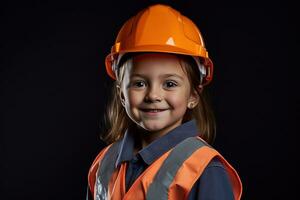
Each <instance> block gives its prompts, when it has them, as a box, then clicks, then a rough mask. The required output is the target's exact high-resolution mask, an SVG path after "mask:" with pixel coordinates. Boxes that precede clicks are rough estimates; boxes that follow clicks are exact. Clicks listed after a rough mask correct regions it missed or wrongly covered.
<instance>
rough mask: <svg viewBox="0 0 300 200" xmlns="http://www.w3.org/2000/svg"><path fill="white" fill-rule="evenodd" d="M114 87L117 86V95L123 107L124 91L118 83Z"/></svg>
mask: <svg viewBox="0 0 300 200" xmlns="http://www.w3.org/2000/svg"><path fill="white" fill-rule="evenodd" d="M116 87H117V93H118V97H119V99H120V101H121V104H122V105H123V106H124V107H125V97H124V93H123V91H122V88H121V86H120V85H119V84H118V85H117V86H116Z"/></svg>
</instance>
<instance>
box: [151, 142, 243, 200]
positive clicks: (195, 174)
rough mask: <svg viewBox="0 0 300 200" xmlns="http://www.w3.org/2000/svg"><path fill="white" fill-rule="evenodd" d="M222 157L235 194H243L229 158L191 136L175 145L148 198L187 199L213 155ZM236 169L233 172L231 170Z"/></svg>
mask: <svg viewBox="0 0 300 200" xmlns="http://www.w3.org/2000/svg"><path fill="white" fill-rule="evenodd" d="M214 157H219V158H220V160H221V162H222V163H223V164H224V165H225V168H226V170H227V171H229V175H230V176H234V177H233V178H232V177H231V179H230V180H231V181H233V184H232V185H233V187H236V188H234V189H233V190H234V192H236V194H235V196H236V197H237V198H236V199H238V196H240V194H239V192H241V190H239V187H240V185H239V184H238V183H240V180H239V178H238V176H237V174H236V172H235V171H234V169H233V168H231V166H230V165H227V164H228V163H227V162H226V160H225V159H224V158H223V157H222V156H221V155H220V154H219V153H218V152H217V151H216V150H214V149H213V148H212V147H210V146H209V145H208V144H207V143H206V142H205V141H203V140H202V139H201V138H200V137H190V138H187V139H185V140H184V141H182V142H181V143H179V144H178V145H176V146H175V147H174V149H173V150H172V151H171V153H170V154H169V156H168V157H167V158H166V159H165V161H164V162H163V164H162V166H161V168H160V169H159V171H158V172H157V174H156V175H155V177H154V179H153V182H152V183H151V184H150V186H149V188H148V191H147V194H146V199H157V200H160V199H161V200H162V199H164V200H165V199H174V200H177V199H187V197H188V194H189V192H190V190H191V188H192V187H193V185H194V183H195V182H196V181H197V180H198V178H199V177H200V176H201V174H202V172H203V171H204V169H205V168H206V166H207V165H208V164H209V162H210V161H211V160H212V159H213V158H214ZM232 170H233V171H232ZM236 182H237V183H236Z"/></svg>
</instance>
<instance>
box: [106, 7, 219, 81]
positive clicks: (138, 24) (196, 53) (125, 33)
mask: <svg viewBox="0 0 300 200" xmlns="http://www.w3.org/2000/svg"><path fill="white" fill-rule="evenodd" d="M129 52H162V53H175V54H183V55H190V56H192V57H193V58H194V59H195V61H196V63H197V65H198V67H199V70H200V74H201V77H200V78H201V80H202V85H206V84H208V83H209V82H210V81H211V80H212V75H213V63H212V61H211V60H210V58H209V57H208V52H207V50H206V49H205V45H204V41H203V38H202V36H201V33H200V31H199V29H198V28H197V26H196V25H195V24H194V23H193V22H192V21H191V20H190V19H189V18H187V17H185V16H183V15H181V14H180V13H179V12H178V11H177V10H175V9H173V8H171V7H170V6H166V5H161V4H157V5H153V6H149V7H148V8H146V9H143V10H141V11H140V12H139V13H138V14H137V15H136V16H133V17H131V18H130V19H129V20H128V21H126V22H125V24H124V25H123V26H122V28H121V30H120V31H119V34H118V36H117V39H116V41H115V44H114V46H112V48H111V53H110V54H109V55H107V56H106V59H105V65H106V71H107V73H108V75H109V76H110V77H111V78H113V79H116V75H115V71H116V68H117V66H118V62H119V61H120V57H121V56H123V55H124V54H126V53H129ZM200 58H201V62H200Z"/></svg>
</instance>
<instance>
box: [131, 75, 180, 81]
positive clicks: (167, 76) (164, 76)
mask: <svg viewBox="0 0 300 200" xmlns="http://www.w3.org/2000/svg"><path fill="white" fill-rule="evenodd" d="M135 76H139V77H142V78H146V76H145V75H143V74H132V75H131V76H130V77H131V78H132V77H135ZM171 76H174V77H177V78H179V79H181V80H184V78H183V77H182V76H179V75H178V74H163V75H160V76H159V77H163V78H169V77H171Z"/></svg>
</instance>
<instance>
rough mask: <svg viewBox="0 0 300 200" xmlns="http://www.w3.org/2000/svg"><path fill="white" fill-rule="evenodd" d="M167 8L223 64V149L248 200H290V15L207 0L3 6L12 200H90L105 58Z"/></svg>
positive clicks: (5, 138)
mask: <svg viewBox="0 0 300 200" xmlns="http://www.w3.org/2000/svg"><path fill="white" fill-rule="evenodd" d="M156 2H163V3H167V4H169V5H171V6H173V7H174V8H175V9H177V10H179V11H180V12H181V13H182V14H184V15H186V16H188V17H189V18H190V19H192V20H193V21H194V22H195V23H196V24H197V25H198V27H199V28H200V30H201V32H202V35H203V37H204V40H205V42H206V46H207V49H208V51H209V53H210V57H211V58H212V60H213V61H214V65H215V73H214V80H213V82H212V84H211V85H210V86H208V87H207V89H208V90H209V91H210V94H211V101H212V105H213V108H214V111H215V115H216V118H217V139H216V142H215V143H214V147H215V148H216V149H217V150H219V151H220V152H221V153H222V155H223V156H224V157H225V158H226V159H227V160H228V161H229V162H230V163H231V164H232V165H233V166H234V167H235V168H236V169H237V171H238V172H239V174H240V177H241V179H242V181H243V185H244V194H243V199H290V198H289V197H291V196H292V193H294V192H295V190H294V187H293V186H292V185H293V184H292V183H291V181H290V180H293V179H294V178H295V177H294V175H293V174H295V172H293V171H294V170H295V169H296V167H295V165H294V163H295V157H293V156H292V152H295V150H296V147H295V146H293V145H291V142H292V134H294V133H293V132H292V131H291V129H290V126H289V120H288V117H287V116H288V107H289V102H288V94H287V93H288V88H289V79H288V73H287V65H288V64H289V63H288V50H287V49H288V46H287V41H288V39H289V31H291V30H290V29H289V27H288V26H289V25H288V24H289V23H290V24H291V22H290V21H289V17H288V13H289V11H288V8H287V5H286V4H285V2H280V1H272V2H268V3H267V2H263V1H248V2H243V1H241V2H230V1H226V2H223V1H220V2H217V1H196V0H193V1H146V0H140V1H138V0H135V1H134V0H132V1H119V2H117V1H106V2H101V1H94V2H87V1H81V2H75V1H69V2H64V3H62V2H56V3H55V2H52V1H48V2H47V1H44V2H43V3H41V2H39V1H31V2H30V1H22V2H16V1H7V2H3V1H2V3H1V27H0V30H1V35H2V36H1V39H2V40H1V52H2V53H1V63H0V64H1V68H0V69H1V71H0V78H1V79H0V83H1V107H0V109H1V111H0V112H1V117H2V120H1V129H0V131H1V135H0V150H1V151H0V152H1V160H0V162H1V172H0V173H1V174H0V175H1V177H0V180H1V187H0V188H1V189H0V190H1V192H0V195H1V196H0V199H5V200H6V199H9V200H10V199H12V200H13V199H32V200H33V199H84V196H85V189H86V184H87V172H88V169H89V166H90V164H91V162H92V161H93V159H94V158H95V156H96V155H97V153H98V152H99V151H100V150H101V149H102V148H103V147H104V146H103V142H101V141H100V139H99V134H100V132H101V120H102V116H103V111H104V109H105V104H106V102H107V100H108V96H109V91H110V86H111V83H112V81H111V80H110V79H109V78H108V77H107V75H106V72H105V66H104V58H105V56H106V55H107V54H108V53H109V51H110V48H111V46H112V45H113V42H114V40H115V37H116V35H117V33H118V31H119V29H120V27H121V25H122V24H123V23H124V22H125V21H126V20H127V19H128V18H129V17H131V16H133V15H134V14H136V13H137V12H138V11H139V10H140V9H142V8H145V7H146V6H148V5H151V4H153V3H156ZM286 166H288V167H286ZM289 172H293V173H289Z"/></svg>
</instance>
